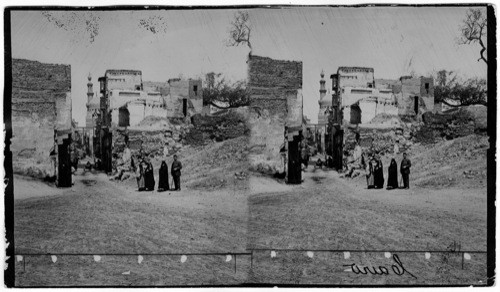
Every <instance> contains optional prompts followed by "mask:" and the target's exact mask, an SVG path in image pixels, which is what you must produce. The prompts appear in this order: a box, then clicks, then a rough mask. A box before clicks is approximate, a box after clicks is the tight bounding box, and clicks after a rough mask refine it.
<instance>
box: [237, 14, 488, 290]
mask: <svg viewBox="0 0 500 292" xmlns="http://www.w3.org/2000/svg"><path fill="white" fill-rule="evenodd" d="M489 9H492V7H487V6H477V7H460V6H446V7H442V6H441V7H439V6H437V7H410V6H406V7H403V6H400V7H288V8H282V9H252V10H248V12H246V13H247V14H245V15H247V18H246V21H248V22H251V25H252V26H250V27H251V28H252V29H253V30H252V32H254V31H255V35H251V34H250V33H248V34H244V37H245V39H244V40H243V41H241V39H240V40H239V41H241V43H243V44H245V45H248V47H249V50H250V53H249V55H248V60H247V70H248V77H247V78H248V80H247V89H248V91H249V99H250V108H251V112H250V114H249V118H248V125H249V129H250V141H249V143H250V145H249V149H250V150H249V154H248V159H249V164H250V168H251V172H250V174H249V176H250V177H249V183H250V186H249V187H250V190H251V195H250V196H249V199H248V216H249V218H248V230H247V237H248V239H247V250H249V251H251V252H252V257H253V258H252V272H251V274H250V276H249V281H250V282H252V283H262V284H266V283H267V284H268V283H275V284H285V285H303V284H306V285H307V284H310V285H315V284H325V285H355V286H357V285H433V286H435V285H445V286H449V285H486V284H487V283H488V275H490V272H488V271H487V269H488V267H490V268H491V265H489V264H488V263H491V258H489V259H488V257H489V256H488V252H491V250H490V249H492V248H494V247H493V246H489V247H488V242H489V240H488V232H493V233H494V226H491V225H490V224H487V223H489V220H491V219H492V220H494V219H495V217H494V216H495V214H492V213H491V212H489V211H488V210H490V211H491V210H492V208H491V206H489V205H488V204H489V202H493V203H494V193H495V190H494V188H495V182H494V180H495V176H494V172H493V174H491V171H494V167H495V162H494V141H495V140H494V138H492V137H490V136H489V133H491V132H494V129H495V112H496V107H495V105H494V104H495V103H493V102H491V101H490V102H489V101H488V98H493V99H495V93H493V95H492V92H491V90H492V88H491V87H490V86H491V85H492V84H493V85H495V84H496V83H495V82H496V81H495V80H494V79H495V70H496V60H495V59H494V58H488V56H490V57H491V53H492V52H490V51H495V50H496V48H495V47H494V46H495V45H494V43H488V40H490V42H491V40H492V39H493V40H494V31H495V29H496V22H495V19H491V18H490V19H488V17H487V14H488V13H487V11H489ZM491 12H492V11H491ZM488 15H492V14H488ZM491 26H493V27H491ZM249 32H250V31H249ZM264 32H267V33H264ZM492 32H493V34H492V35H490V36H489V37H490V38H488V33H492ZM234 37H235V40H237V41H238V37H237V36H236V35H235V36H234ZM488 45H490V46H488ZM493 54H495V52H493ZM492 66H493V67H492ZM492 68H493V69H492ZM489 70H490V74H492V72H491V70H493V74H492V75H489V74H488V72H489ZM488 77H490V78H492V79H493V80H489V78H488ZM488 89H490V91H488ZM495 92H496V91H495ZM492 104H493V106H492ZM489 115H491V116H489ZM488 121H490V124H489V123H488ZM490 143H492V144H491V145H490ZM492 147H493V148H492ZM489 159H490V161H488V160H489ZM490 163H491V164H490ZM488 180H489V181H488ZM491 180H492V181H491ZM488 186H492V187H493V189H490V190H489V189H488ZM488 192H491V193H490V196H493V197H492V198H489V197H488ZM491 199H493V200H491ZM493 211H494V207H493ZM488 216H490V217H489V218H488ZM488 228H490V231H489V229H488ZM491 228H493V229H492V230H491ZM490 242H491V241H490ZM493 243H494V241H493ZM490 256H491V254H490ZM493 264H494V258H493Z"/></svg>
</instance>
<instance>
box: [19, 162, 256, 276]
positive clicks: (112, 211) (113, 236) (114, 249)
mask: <svg viewBox="0 0 500 292" xmlns="http://www.w3.org/2000/svg"><path fill="white" fill-rule="evenodd" d="M232 182H234V183H235V184H242V182H241V181H239V180H234V181H232ZM244 184H246V182H244ZM35 185H36V186H35ZM40 186H43V183H42V182H35V181H30V180H27V179H22V178H21V179H19V178H18V179H16V180H15V182H14V187H15V226H14V235H15V239H16V242H15V252H16V254H19V255H23V254H38V255H33V256H24V257H23V260H22V261H20V262H18V263H17V264H16V283H17V284H18V285H21V286H33V285H56V286H60V285H217V284H219V285H221V284H222V283H229V284H231V283H241V282H243V281H244V279H245V278H246V274H247V271H246V269H245V268H244V267H245V266H248V265H249V257H248V256H244V255H241V256H240V257H238V258H237V261H238V262H237V265H238V266H239V268H240V269H238V270H237V273H235V271H234V264H235V263H234V256H233V259H232V260H230V261H229V262H226V255H225V253H242V252H243V253H244V252H245V242H246V225H247V216H248V215H247V214H248V211H247V204H246V201H247V196H248V192H245V186H238V187H236V186H234V187H232V188H231V187H227V188H226V189H220V188H219V189H218V190H217V191H200V190H193V189H189V188H183V190H182V191H180V192H161V193H158V192H157V191H153V192H137V191H136V188H135V187H130V185H129V184H123V183H119V182H116V181H110V180H109V178H108V176H106V175H105V174H102V173H91V172H85V173H84V172H83V171H82V170H78V172H77V175H76V176H75V185H74V186H73V187H72V188H71V189H57V188H52V189H51V190H52V193H51V192H49V191H47V189H46V188H40ZM47 187H49V186H47ZM38 190H40V192H39V191H38ZM235 190H238V191H235ZM172 253H174V254H179V255H169V254H172ZM183 253H185V254H193V253H221V254H222V255H212V256H201V255H192V256H189V258H188V260H187V261H186V262H185V263H186V264H185V265H181V264H182V263H181V262H180V257H181V255H180V254H183ZM46 254H65V255H61V256H59V259H58V261H57V262H56V264H57V265H59V266H57V265H54V263H53V262H51V259H50V256H44V255H46ZM79 254H88V255H90V257H92V255H102V264H101V265H99V264H97V263H96V262H95V261H90V262H91V263H92V264H91V265H85V267H84V268H82V266H81V264H82V261H83V262H86V261H88V258H89V256H87V258H85V257H79V256H78V255H79ZM110 254H118V255H120V254H127V256H113V255H110ZM151 254H163V256H162V258H163V260H161V259H160V258H158V256H156V257H155V256H151ZM133 255H136V256H133ZM137 255H144V256H143V257H144V258H145V260H144V263H143V264H142V265H139V264H137V263H138V262H137ZM131 263H135V265H131ZM94 264H95V265H94ZM60 265H63V266H60ZM61 269H63V270H61ZM118 271H120V272H119V273H118ZM127 271H129V273H130V271H131V274H125V275H122V274H121V273H122V272H125V273H126V272H127ZM166 271H169V272H168V273H167V272H166ZM174 271H175V273H174ZM186 271H189V272H186ZM72 273H75V274H74V275H73V274H72ZM189 275H191V277H190V276H189ZM193 275H197V277H195V278H193V277H192V276H193Z"/></svg>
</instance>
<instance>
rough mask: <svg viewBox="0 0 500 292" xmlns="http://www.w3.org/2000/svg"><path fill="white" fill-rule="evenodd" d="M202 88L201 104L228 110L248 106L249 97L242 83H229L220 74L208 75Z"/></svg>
mask: <svg viewBox="0 0 500 292" xmlns="http://www.w3.org/2000/svg"><path fill="white" fill-rule="evenodd" d="M205 84H206V86H205V87H204V88H203V104H204V105H208V104H210V105H213V106H215V107H216V108H220V109H228V108H237V107H241V106H246V105H249V104H250V95H249V93H248V90H247V88H246V83H245V82H244V81H237V82H234V83H230V82H229V81H227V80H226V79H225V78H224V77H222V74H221V73H214V72H211V73H208V74H206V76H205Z"/></svg>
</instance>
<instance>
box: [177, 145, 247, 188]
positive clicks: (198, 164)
mask: <svg viewBox="0 0 500 292" xmlns="http://www.w3.org/2000/svg"><path fill="white" fill-rule="evenodd" d="M248 140H249V137H248V136H240V137H238V138H234V139H229V140H226V141H223V142H210V143H209V144H207V145H205V146H203V147H202V146H192V145H190V146H187V147H186V148H185V149H184V150H183V153H182V156H181V159H182V164H183V165H184V168H183V180H185V181H187V185H188V186H189V187H190V188H203V189H207V188H208V189H217V188H222V187H225V186H226V185H228V184H235V183H236V184H239V183H238V181H241V182H242V183H243V181H246V180H247V178H248V174H247V171H248V158H247V156H248V153H249V149H248ZM243 185H244V183H243Z"/></svg>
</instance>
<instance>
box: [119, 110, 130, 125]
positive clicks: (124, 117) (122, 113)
mask: <svg viewBox="0 0 500 292" xmlns="http://www.w3.org/2000/svg"><path fill="white" fill-rule="evenodd" d="M128 126H130V112H129V111H128V109H127V108H126V107H121V108H119V109H118V127H128Z"/></svg>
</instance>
